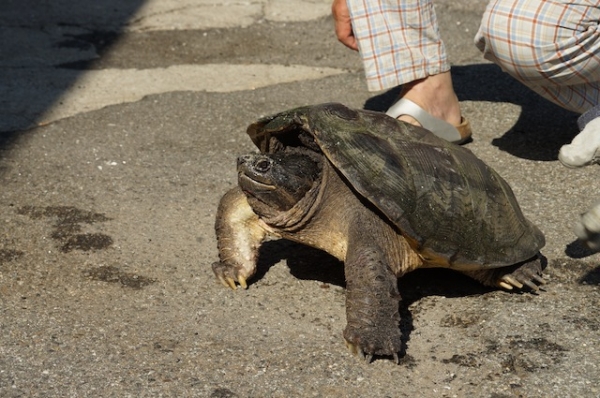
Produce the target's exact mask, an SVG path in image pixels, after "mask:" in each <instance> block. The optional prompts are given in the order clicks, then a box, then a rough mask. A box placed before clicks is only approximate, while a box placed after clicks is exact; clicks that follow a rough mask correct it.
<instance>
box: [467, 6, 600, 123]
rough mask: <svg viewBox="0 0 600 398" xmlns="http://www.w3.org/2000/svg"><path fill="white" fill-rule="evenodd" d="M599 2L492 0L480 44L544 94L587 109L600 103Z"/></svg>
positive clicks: (478, 39)
mask: <svg viewBox="0 0 600 398" xmlns="http://www.w3.org/2000/svg"><path fill="white" fill-rule="evenodd" d="M599 22H600V1H598V0H595V1H593V0H576V1H560V0H492V1H491V2H490V3H489V4H488V6H487V9H486V11H485V14H484V16H483V20H482V22H481V26H480V28H479V32H477V35H476V37H475V43H476V45H477V47H478V48H479V49H480V50H481V51H482V52H483V55H484V57H485V58H486V59H489V60H490V61H493V62H494V63H496V64H498V65H500V67H502V69H503V70H504V71H505V72H507V73H509V74H510V75H512V76H513V77H514V78H516V79H517V80H519V81H521V82H522V83H524V84H525V85H527V86H528V87H530V88H531V89H532V90H534V91H536V92H537V93H538V94H540V95H542V96H543V97H544V98H546V99H548V100H550V101H552V102H554V103H556V104H558V105H560V106H562V107H564V108H566V109H569V110H571V111H574V112H579V113H583V112H585V111H586V110H588V109H590V108H592V107H594V106H595V105H598V104H599V103H600V27H599V26H598V25H599Z"/></svg>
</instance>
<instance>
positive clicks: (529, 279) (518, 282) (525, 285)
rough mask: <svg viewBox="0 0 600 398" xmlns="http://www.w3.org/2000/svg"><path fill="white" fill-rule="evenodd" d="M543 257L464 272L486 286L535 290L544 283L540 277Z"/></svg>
mask: <svg viewBox="0 0 600 398" xmlns="http://www.w3.org/2000/svg"><path fill="white" fill-rule="evenodd" d="M542 262H544V263H545V258H544V257H543V256H542V255H541V254H538V255H537V256H535V257H533V258H531V259H529V260H527V261H524V262H522V263H518V264H515V265H511V266H508V267H502V268H493V269H481V270H475V271H465V272H464V273H465V274H466V275H468V276H470V277H472V278H473V279H476V280H478V281H479V282H481V283H483V284H484V285H486V286H491V287H500V288H502V289H505V290H511V291H513V290H520V291H524V290H529V291H532V292H537V291H539V290H540V286H541V285H544V284H546V280H545V279H544V278H543V277H542V270H543V269H544V265H542Z"/></svg>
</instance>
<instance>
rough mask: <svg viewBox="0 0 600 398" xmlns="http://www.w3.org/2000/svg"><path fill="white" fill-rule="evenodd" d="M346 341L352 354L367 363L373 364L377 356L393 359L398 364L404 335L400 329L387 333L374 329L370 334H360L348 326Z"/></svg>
mask: <svg viewBox="0 0 600 398" xmlns="http://www.w3.org/2000/svg"><path fill="white" fill-rule="evenodd" d="M344 341H345V342H346V347H348V349H349V350H350V352H351V353H352V354H354V355H358V356H359V357H360V358H362V359H364V360H365V361H366V362H367V363H371V361H372V360H373V356H375V355H377V356H386V357H392V358H394V362H395V363H396V364H398V363H399V362H400V356H399V355H400V352H401V351H402V335H401V332H400V329H398V328H395V329H390V330H386V331H383V330H381V329H374V330H371V331H370V332H365V331H362V332H360V331H358V330H356V329H354V328H352V327H350V326H346V329H345V330H344Z"/></svg>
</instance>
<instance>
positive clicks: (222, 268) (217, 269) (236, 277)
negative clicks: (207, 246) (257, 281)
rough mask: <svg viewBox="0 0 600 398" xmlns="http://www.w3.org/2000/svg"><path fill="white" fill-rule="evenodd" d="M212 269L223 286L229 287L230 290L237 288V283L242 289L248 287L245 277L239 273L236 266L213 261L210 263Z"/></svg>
mask: <svg viewBox="0 0 600 398" xmlns="http://www.w3.org/2000/svg"><path fill="white" fill-rule="evenodd" d="M212 269H213V272H214V273H215V276H216V277H217V279H218V280H219V282H221V284H222V285H223V286H225V287H228V288H231V289H232V290H237V285H238V284H239V285H240V287H242V288H243V289H247V288H248V283H247V282H246V278H245V277H244V276H242V275H240V274H239V271H238V268H236V267H235V266H233V265H229V264H225V263H222V262H215V263H213V265H212Z"/></svg>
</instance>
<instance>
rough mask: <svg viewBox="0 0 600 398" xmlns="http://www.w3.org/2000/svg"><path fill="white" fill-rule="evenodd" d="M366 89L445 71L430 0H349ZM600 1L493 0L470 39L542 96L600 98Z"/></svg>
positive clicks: (584, 101) (570, 104)
mask: <svg viewBox="0 0 600 398" xmlns="http://www.w3.org/2000/svg"><path fill="white" fill-rule="evenodd" d="M347 3H348V8H349V9H350V14H351V17H352V27H353V30H354V35H355V36H356V38H357V40H358V45H359V49H360V53H361V57H362V60H363V64H364V67H365V73H366V77H367V84H368V88H369V90H372V91H376V90H383V89H387V88H391V87H394V86H397V85H401V84H403V83H406V82H410V81H413V80H417V79H421V78H424V77H426V76H429V75H433V74H437V73H440V72H444V71H447V70H449V69H450V64H449V62H448V59H447V55H446V50H445V48H444V44H443V42H442V40H441V38H440V35H439V31H438V27H437V20H436V16H435V10H434V7H433V2H432V0H347ZM599 23H600V0H574V1H566V0H565V1H561V0H492V1H490V3H489V4H488V7H487V9H486V12H485V14H484V16H483V19H482V23H481V27H480V29H479V32H478V33H477V35H476V37H475V43H476V45H477V47H478V48H479V49H480V50H481V51H482V52H483V54H484V57H485V58H486V59H489V60H491V61H493V62H495V63H497V64H498V65H500V66H501V67H502V69H503V70H504V71H506V72H507V73H509V74H511V75H512V76H513V77H515V78H516V79H518V80H519V81H521V82H522V83H524V84H525V85H527V86H528V87H530V88H531V89H533V90H535V91H536V92H538V93H539V94H540V95H542V96H544V97H545V98H547V99H549V100H551V101H553V102H555V103H557V104H559V105H561V106H562V107H564V108H566V109H569V110H572V111H575V112H584V111H586V110H588V109H590V108H591V107H593V106H595V105H598V104H599V103H600V83H599V82H600V27H599Z"/></svg>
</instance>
